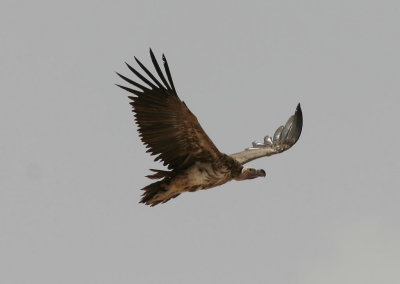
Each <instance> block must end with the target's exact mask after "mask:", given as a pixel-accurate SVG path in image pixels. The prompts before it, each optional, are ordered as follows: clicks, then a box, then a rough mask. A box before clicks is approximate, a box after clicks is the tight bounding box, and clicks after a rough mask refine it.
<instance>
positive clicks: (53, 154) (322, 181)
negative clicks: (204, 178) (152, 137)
mask: <svg viewBox="0 0 400 284" xmlns="http://www.w3.org/2000/svg"><path fill="white" fill-rule="evenodd" d="M243 3H244V2H234V1H218V2H214V1H202V4H200V3H198V2H193V3H190V2H184V1H163V2H162V1H160V2H157V1H141V2H139V1H112V2H111V1H109V2H108V3H104V2H102V3H100V2H99V1H68V2H67V1H63V2H62V3H56V1H8V0H2V2H1V3H0V39H1V45H0V81H1V84H0V94H1V103H0V129H1V139H0V228H1V229H0V282H1V283H41V284H43V283H299V284H300V283H301V284H306V283H307V284H310V283H399V282H400V276H399V272H398V268H399V267H400V248H399V241H398V240H399V239H400V225H399V215H400V209H399V202H400V194H399V188H400V179H399V169H400V162H399V150H398V147H399V140H400V136H399V131H398V122H399V118H398V109H399V107H400V98H399V91H400V83H399V82H400V80H399V76H400V67H399V66H400V56H399V50H400V20H399V13H400V4H399V2H398V1H355V0H350V1H349V0H347V1H341V0H339V1H310V0H306V1H253V2H249V3H246V4H243ZM149 47H152V48H153V50H154V52H155V54H156V56H157V58H159V59H160V58H161V54H162V53H165V54H166V56H167V59H168V61H169V65H170V68H171V72H172V76H173V79H174V82H175V86H176V88H177V90H178V94H179V95H180V97H181V99H183V100H184V101H185V102H186V103H187V105H188V106H189V108H190V109H191V110H192V112H193V113H194V114H196V116H197V117H198V119H199V121H200V123H201V124H202V126H203V128H204V129H205V131H206V132H207V134H208V135H209V136H210V137H211V138H212V139H213V141H214V142H215V144H216V145H217V147H218V148H219V149H220V150H221V151H222V152H225V153H233V152H237V151H240V150H242V149H244V148H246V147H248V146H249V145H250V143H251V142H252V141H253V140H262V138H263V137H264V136H265V135H267V134H273V132H274V130H275V129H276V128H277V127H278V126H279V125H280V124H282V123H284V122H286V120H287V118H288V117H289V116H290V115H291V114H292V113H293V112H294V110H295V107H296V105H297V103H298V102H301V104H302V108H303V114H304V129H303V133H302V137H301V138H300V140H299V142H298V143H297V144H296V145H295V146H294V147H293V148H292V149H290V150H289V151H287V152H285V153H283V154H281V155H277V156H274V157H271V158H264V159H259V160H256V161H254V162H252V163H251V165H253V166H255V167H258V168H264V169H265V170H266V172H267V177H266V178H265V179H257V180H252V181H244V182H231V183H228V184H226V185H223V186H221V187H218V188H214V189H210V190H207V191H201V192H196V193H188V194H182V195H181V196H179V198H177V199H174V200H172V201H170V202H168V203H166V204H165V205H160V206H156V207H154V208H150V207H147V206H144V205H141V204H140V205H139V204H138V201H139V198H140V194H141V192H140V191H139V189H140V188H142V187H143V186H145V185H146V184H148V183H149V182H150V181H149V180H147V179H146V178H145V177H144V176H145V175H147V174H149V171H148V169H149V168H162V167H161V165H160V164H156V163H154V162H153V161H152V160H153V159H152V157H151V156H149V155H147V154H146V153H145V148H144V146H143V145H142V144H141V143H140V140H139V137H138V135H137V132H136V126H135V125H134V121H133V116H132V113H131V110H130V106H129V105H128V100H127V98H126V95H127V93H125V92H123V91H122V90H120V89H118V88H117V87H115V86H114V85H113V84H114V83H121V80H119V79H118V78H117V76H116V75H115V73H114V71H118V72H121V73H122V74H126V75H127V74H129V70H127V68H126V67H125V66H124V64H123V62H124V61H128V62H130V63H133V56H137V57H138V58H139V59H141V60H142V62H143V63H145V64H147V65H149V63H150V60H149V54H148V48H149Z"/></svg>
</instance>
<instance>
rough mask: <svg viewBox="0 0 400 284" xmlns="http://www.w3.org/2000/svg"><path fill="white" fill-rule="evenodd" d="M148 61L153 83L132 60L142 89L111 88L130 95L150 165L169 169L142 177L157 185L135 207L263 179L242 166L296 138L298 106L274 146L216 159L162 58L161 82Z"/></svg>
mask: <svg viewBox="0 0 400 284" xmlns="http://www.w3.org/2000/svg"><path fill="white" fill-rule="evenodd" d="M150 57H151V60H152V62H153V65H154V68H155V70H156V72H157V74H158V77H159V79H157V78H156V77H155V76H154V75H153V74H152V73H151V72H150V71H149V70H148V69H147V68H146V67H145V66H144V65H143V64H142V63H141V62H140V61H139V60H138V59H137V58H136V57H135V60H136V62H137V63H138V65H139V66H140V67H141V68H142V69H143V71H144V72H145V73H146V74H147V76H148V77H149V78H150V80H149V79H148V78H146V77H144V76H143V75H142V74H141V73H139V72H138V71H137V70H136V69H134V68H133V67H132V66H130V65H129V64H127V63H126V65H127V66H128V68H129V69H130V70H131V71H132V72H133V73H134V74H135V75H136V76H137V77H138V78H139V79H140V80H142V81H143V83H144V84H145V85H143V84H139V83H137V82H135V81H133V80H131V79H129V78H127V77H125V76H123V75H121V74H119V73H117V74H118V76H119V77H121V78H122V79H123V80H125V81H126V82H128V83H130V84H131V85H133V86H134V87H136V89H132V88H128V87H125V86H122V85H117V86H119V87H121V88H123V89H124V90H126V91H128V92H130V93H132V94H133V95H134V96H129V99H131V102H130V104H131V105H132V107H133V112H134V113H135V120H136V123H137V125H138V131H139V133H140V135H139V136H140V137H141V140H142V142H143V143H144V144H145V145H146V147H147V148H148V150H147V152H149V153H151V155H156V158H155V161H157V160H161V161H162V162H163V164H164V165H165V166H167V168H168V169H169V171H164V170H154V169H152V171H153V172H154V174H152V175H148V176H147V177H148V178H150V179H162V180H160V181H157V182H154V183H152V184H150V185H148V186H146V187H144V188H143V190H144V193H143V198H142V200H141V201H140V202H142V203H145V204H147V205H151V206H154V205H156V204H158V203H161V202H162V203H164V202H166V201H168V200H170V199H171V198H175V197H177V196H178V195H179V194H180V193H182V192H191V191H196V190H199V189H208V188H211V187H215V186H218V185H221V184H224V183H226V182H228V181H230V180H232V179H235V180H244V179H252V178H255V177H259V176H265V171H264V170H256V169H253V168H245V167H243V164H244V163H246V162H248V161H250V160H253V159H255V158H258V157H262V156H268V155H272V154H275V153H278V152H282V151H284V150H286V149H288V148H290V147H291V146H292V145H293V144H294V143H296V141H297V139H298V138H299V136H300V133H301V128H302V115H301V109H300V105H298V107H297V110H296V114H295V115H294V116H292V117H291V118H290V119H289V121H288V123H287V124H286V125H285V127H283V126H282V127H281V128H278V131H279V135H278V134H277V133H278V131H277V132H276V133H275V135H274V140H272V139H270V140H271V141H270V142H271V143H270V144H268V143H267V142H266V143H264V144H260V143H259V144H257V145H258V146H257V148H256V150H258V152H257V153H254V148H251V149H246V150H245V151H243V152H240V153H236V154H234V155H231V156H228V155H226V154H223V153H221V152H220V151H219V150H218V149H217V147H216V146H215V145H214V143H213V142H212V141H211V139H210V138H209V137H208V136H207V134H206V133H205V132H204V130H203V128H202V127H201V126H200V124H199V122H198V121H197V118H196V116H194V115H193V113H192V112H191V111H190V110H189V108H188V107H187V106H186V104H185V103H184V102H183V101H181V100H180V99H179V97H178V95H177V92H176V90H175V86H174V83H173V81H172V77H171V73H170V70H169V67H168V63H167V60H166V58H165V56H164V55H163V57H162V59H163V65H164V69H165V73H166V76H167V78H166V77H165V76H164V74H163V73H162V71H161V68H160V66H159V65H158V62H157V60H156V58H155V56H154V54H153V52H152V50H151V49H150ZM159 80H161V82H160V81H159ZM280 134H283V135H280ZM267 137H268V136H267ZM267 137H266V139H267ZM275 138H277V139H275ZM265 141H267V140H265ZM253 145H254V144H253ZM260 149H261V150H264V152H263V151H260ZM249 155H250V156H249Z"/></svg>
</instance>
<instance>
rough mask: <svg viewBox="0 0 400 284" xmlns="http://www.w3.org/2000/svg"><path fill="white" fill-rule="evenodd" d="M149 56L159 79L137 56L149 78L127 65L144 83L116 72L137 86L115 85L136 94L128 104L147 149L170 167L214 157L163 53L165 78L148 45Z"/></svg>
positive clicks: (184, 165)
mask: <svg viewBox="0 0 400 284" xmlns="http://www.w3.org/2000/svg"><path fill="white" fill-rule="evenodd" d="M150 57H151V60H152V62H153V65H154V68H155V70H156V72H157V74H158V77H159V79H161V82H162V83H161V82H160V81H159V80H158V79H157V78H156V77H155V76H154V75H153V74H152V73H151V72H150V71H149V70H148V69H147V68H146V67H145V66H144V65H143V64H142V63H141V62H140V61H139V60H138V59H137V58H136V57H135V60H136V62H137V63H138V65H139V66H140V67H141V68H142V69H143V71H144V72H145V73H146V74H147V76H148V77H149V78H146V77H145V76H143V75H142V74H140V73H139V72H138V71H136V70H135V69H134V68H133V67H132V66H130V65H129V64H127V63H126V65H127V66H128V68H129V69H130V70H131V71H132V72H133V73H134V74H135V75H136V76H137V77H138V78H139V79H140V80H141V81H143V83H144V84H145V85H142V84H139V83H137V82H135V81H133V80H131V79H129V78H127V77H125V76H123V75H121V74H119V73H117V74H118V76H119V77H121V78H122V79H123V80H125V81H126V82H128V83H130V84H131V85H133V86H134V87H136V88H137V89H139V90H137V89H132V88H128V87H125V86H121V85H117V86H119V87H121V88H122V89H124V90H126V91H128V92H130V93H132V94H134V95H135V96H130V97H129V99H131V100H132V102H131V103H130V104H131V105H132V107H133V112H134V113H135V120H136V123H137V125H138V130H139V133H140V137H141V140H142V142H143V143H144V144H145V145H146V147H147V148H148V150H147V152H150V153H151V155H157V157H156V158H155V161H157V160H162V161H163V162H164V165H167V166H168V168H169V169H184V168H187V167H189V166H191V165H192V164H193V163H194V162H196V161H199V160H200V161H210V160H212V159H216V158H217V157H218V156H219V155H221V153H220V152H219V151H218V149H217V147H216V146H215V145H214V143H213V142H212V141H211V139H210V138H209V137H208V136H207V134H206V133H205V132H204V130H203V129H202V128H201V126H200V124H199V122H198V121H197V118H196V116H194V114H193V113H192V112H191V111H190V110H189V109H188V108H187V106H186V104H185V103H184V102H183V101H181V100H180V99H179V97H178V95H177V93H176V90H175V86H174V83H173V81H172V77H171V73H170V71H169V67H168V63H167V60H166V58H165V56H164V55H163V57H162V59H163V64H164V69H165V73H166V75H167V78H165V77H164V74H163V73H162V71H161V68H160V66H159V65H158V62H157V60H156V58H155V56H154V54H153V52H152V50H151V49H150Z"/></svg>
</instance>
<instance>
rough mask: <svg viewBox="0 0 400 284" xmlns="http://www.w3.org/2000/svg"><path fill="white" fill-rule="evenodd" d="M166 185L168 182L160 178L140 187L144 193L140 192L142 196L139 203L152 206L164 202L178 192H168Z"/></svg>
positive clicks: (175, 195)
mask: <svg viewBox="0 0 400 284" xmlns="http://www.w3.org/2000/svg"><path fill="white" fill-rule="evenodd" d="M167 185H168V182H166V181H165V180H160V181H157V182H154V183H152V184H149V185H148V186H146V187H144V188H142V190H144V193H143V194H142V196H143V197H142V200H140V203H144V204H146V205H150V206H154V205H157V204H159V203H165V202H167V201H168V200H170V199H172V198H175V197H177V196H178V195H179V194H180V193H178V194H171V193H169V192H168V189H167Z"/></svg>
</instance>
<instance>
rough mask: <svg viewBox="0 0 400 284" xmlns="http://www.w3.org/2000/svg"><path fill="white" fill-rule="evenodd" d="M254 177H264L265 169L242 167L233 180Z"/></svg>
mask: <svg viewBox="0 0 400 284" xmlns="http://www.w3.org/2000/svg"><path fill="white" fill-rule="evenodd" d="M256 177H265V171H264V170H263V169H259V170H257V169H255V168H246V167H243V168H242V172H241V173H240V174H239V175H238V176H237V177H236V178H235V180H245V179H253V178H256Z"/></svg>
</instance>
